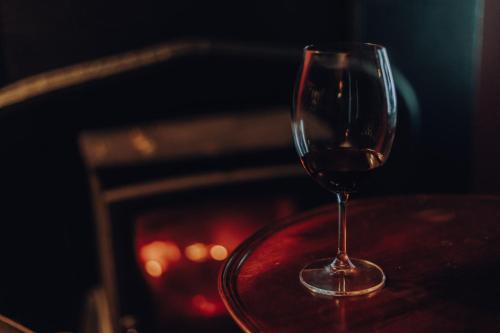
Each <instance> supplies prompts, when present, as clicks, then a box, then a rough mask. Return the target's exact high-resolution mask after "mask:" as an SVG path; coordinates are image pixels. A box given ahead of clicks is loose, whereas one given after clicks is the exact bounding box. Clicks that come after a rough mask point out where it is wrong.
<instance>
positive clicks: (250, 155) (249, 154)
mask: <svg viewBox="0 0 500 333" xmlns="http://www.w3.org/2000/svg"><path fill="white" fill-rule="evenodd" d="M245 114H246V115H243V114H241V113H224V114H213V115H211V116H209V117H206V116H205V117H198V118H191V119H190V120H185V121H170V122H157V123H153V124H150V125H145V126H140V127H134V128H124V129H113V130H99V131H90V132H85V133H83V134H82V135H81V139H80V143H81V150H82V154H83V156H84V158H85V161H86V164H87V168H88V173H89V178H90V181H91V184H92V192H93V200H94V205H95V211H96V223H97V238H98V243H99V257H100V261H101V273H102V288H100V289H98V290H96V291H93V292H92V293H91V297H90V298H89V299H90V302H89V307H88V311H87V320H86V324H85V325H86V329H87V331H89V332H90V331H96V330H97V331H98V332H105V331H108V330H110V329H112V330H113V331H114V332H121V331H125V332H126V331H127V330H131V331H130V332H134V331H133V329H135V330H137V331H139V332H163V331H167V330H174V331H182V332H190V331H192V332H198V331H201V330H203V331H204V332H221V331H235V330H238V329H237V328H236V326H235V324H234V323H233V322H232V321H231V320H230V319H229V318H228V316H227V314H226V312H225V309H224V306H223V304H222V302H221V301H220V299H219V297H218V293H217V274H218V270H219V267H220V265H221V262H222V261H223V260H224V259H225V258H226V257H227V256H228V255H229V254H230V252H231V251H232V250H233V249H234V248H235V247H236V246H237V245H238V244H239V243H240V242H241V241H243V240H244V239H245V238H246V237H248V236H250V235H251V234H252V233H253V232H254V231H256V230H257V229H258V228H259V227H262V226H263V225H265V224H267V223H272V221H275V220H277V219H280V218H284V217H286V216H288V215H291V214H294V213H297V212H298V211H300V210H303V209H307V208H311V207H312V206H314V205H318V204H321V203H325V202H326V201H328V200H330V199H331V198H330V197H329V196H327V195H324V194H325V193H324V192H323V190H321V189H320V188H319V187H318V186H316V185H315V184H313V182H311V181H310V180H309V179H308V178H307V177H306V175H305V172H304V171H303V170H302V169H301V167H300V165H299V164H298V163H297V157H296V155H295V152H294V151H293V148H292V145H291V142H290V130H289V125H288V124H289V122H288V109H286V108H278V109H268V110H257V111H254V112H246V113H245ZM106 327H107V328H106Z"/></svg>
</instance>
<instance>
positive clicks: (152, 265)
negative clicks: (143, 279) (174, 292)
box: [144, 260, 167, 277]
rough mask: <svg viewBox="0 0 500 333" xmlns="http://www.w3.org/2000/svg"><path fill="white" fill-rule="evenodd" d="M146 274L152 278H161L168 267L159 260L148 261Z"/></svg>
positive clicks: (145, 266)
mask: <svg viewBox="0 0 500 333" xmlns="http://www.w3.org/2000/svg"><path fill="white" fill-rule="evenodd" d="M144 268H145V270H146V272H147V273H148V274H149V275H151V276H152V277H160V276H161V275H162V274H163V273H164V272H165V270H166V268H167V267H166V266H165V265H162V264H161V263H160V262H159V261H157V260H148V261H146V263H145V264H144Z"/></svg>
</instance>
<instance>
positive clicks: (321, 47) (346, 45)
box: [304, 42, 386, 54]
mask: <svg viewBox="0 0 500 333" xmlns="http://www.w3.org/2000/svg"><path fill="white" fill-rule="evenodd" d="M371 49H373V50H378V51H383V50H385V49H386V48H385V46H383V45H381V44H376V43H365V42H338V43H327V44H309V45H306V46H305V47H304V53H314V54H338V53H348V52H350V51H353V50H371Z"/></svg>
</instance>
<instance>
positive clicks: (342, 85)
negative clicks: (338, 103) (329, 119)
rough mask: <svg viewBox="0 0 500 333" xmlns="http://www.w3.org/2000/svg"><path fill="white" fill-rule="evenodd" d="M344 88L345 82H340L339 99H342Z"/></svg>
mask: <svg viewBox="0 0 500 333" xmlns="http://www.w3.org/2000/svg"><path fill="white" fill-rule="evenodd" d="M343 88H344V81H342V80H340V81H339V93H338V94H337V98H342V89H343Z"/></svg>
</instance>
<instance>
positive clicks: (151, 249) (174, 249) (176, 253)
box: [141, 241, 181, 262]
mask: <svg viewBox="0 0 500 333" xmlns="http://www.w3.org/2000/svg"><path fill="white" fill-rule="evenodd" d="M180 258H181V250H180V249H179V247H178V246H177V245H176V244H175V243H174V242H168V241H154V242H151V243H149V244H147V245H144V246H143V247H142V248H141V259H142V260H143V261H145V262H146V261H148V260H157V261H160V262H163V261H170V262H173V261H179V259H180Z"/></svg>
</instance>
